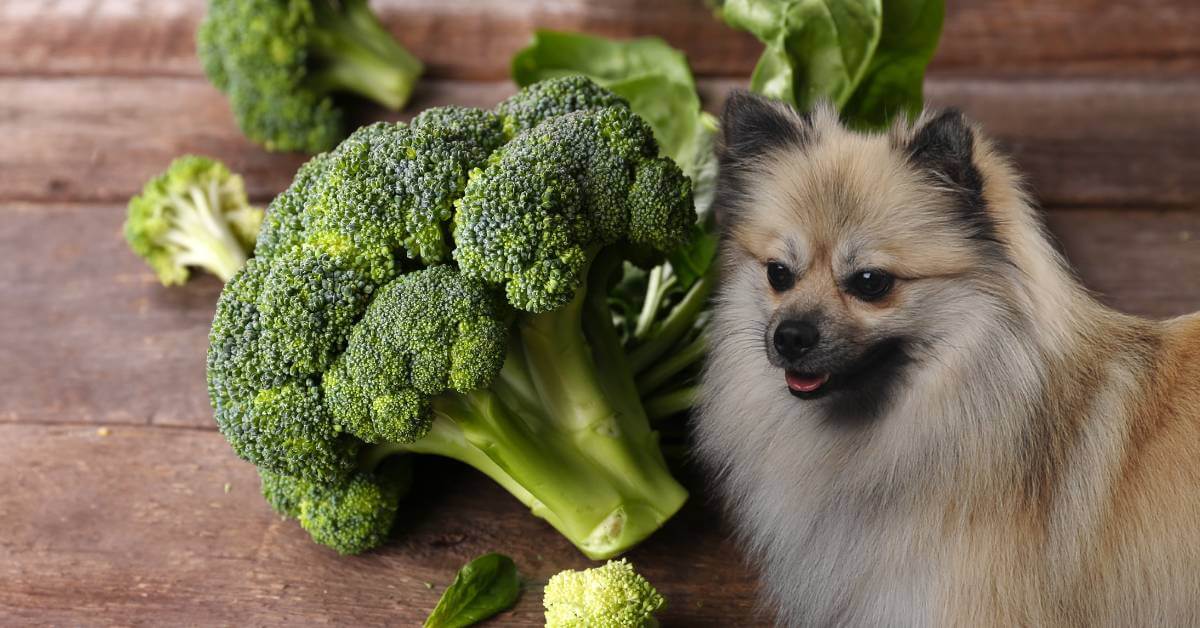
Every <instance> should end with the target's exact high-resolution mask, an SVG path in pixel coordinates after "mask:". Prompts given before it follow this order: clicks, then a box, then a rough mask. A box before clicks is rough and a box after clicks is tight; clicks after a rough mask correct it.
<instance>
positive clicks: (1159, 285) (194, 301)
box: [0, 205, 1200, 460]
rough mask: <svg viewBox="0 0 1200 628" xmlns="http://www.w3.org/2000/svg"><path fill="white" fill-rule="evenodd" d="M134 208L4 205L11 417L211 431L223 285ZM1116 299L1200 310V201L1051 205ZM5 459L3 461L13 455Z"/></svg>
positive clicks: (1086, 264) (1065, 233)
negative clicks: (212, 342) (212, 336)
mask: <svg viewBox="0 0 1200 628" xmlns="http://www.w3.org/2000/svg"><path fill="white" fill-rule="evenodd" d="M123 220H124V208H123V207H121V206H116V205H108V206H90V205H68V206H53V207H43V206H31V205H10V206H0V423H5V422H9V423H59V422H72V423H82V422H94V423H97V424H109V425H125V424H133V425H144V424H154V425H169V426H170V425H173V426H193V427H200V428H208V429H211V428H212V426H213V423H212V415H211V410H210V408H209V404H208V397H207V393H206V391H205V387H204V354H205V351H206V347H207V344H208V339H207V336H208V328H209V323H210V321H211V319H212V309H213V304H214V303H215V301H216V298H217V294H218V293H219V291H220V284H219V282H218V281H217V280H216V279H214V278H212V277H207V276H202V277H199V278H198V279H197V280H195V281H193V282H191V283H189V284H187V285H185V286H182V287H178V288H164V287H162V286H161V285H159V284H158V283H157V281H156V279H155V278H154V276H153V275H152V274H151V273H150V271H149V269H147V268H146V267H145V266H144V265H143V264H142V263H141V260H139V259H138V258H136V257H134V255H133V254H132V253H130V252H129V250H128V249H127V248H126V246H125V243H124V241H123V239H122V238H121V233H120V229H121V223H122V221H123ZM1049 221H1050V226H1051V229H1052V230H1053V232H1054V233H1055V234H1056V235H1057V236H1058V237H1059V238H1060V239H1061V240H1062V241H1063V244H1064V248H1065V250H1066V252H1067V255H1068V256H1069V257H1070V259H1071V260H1072V261H1073V262H1074V263H1075V264H1076V265H1077V267H1078V268H1079V271H1080V274H1081V276H1082V278H1083V281H1084V282H1085V284H1086V285H1088V286H1089V287H1091V288H1092V289H1093V290H1095V291H1096V292H1097V293H1098V294H1099V295H1100V296H1101V298H1102V300H1103V301H1105V302H1106V303H1109V304H1111V305H1113V306H1114V307H1116V308H1118V309H1121V310H1124V311H1127V312H1132V313H1136V314H1143V315H1148V316H1154V317H1166V316H1173V315H1177V314H1183V313H1187V312H1191V311H1195V310H1200V283H1197V282H1195V281H1191V280H1190V279H1189V278H1192V277H1197V276H1200V211H1182V210H1181V211H1150V210H1104V209H1086V210H1084V209H1079V210H1062V211H1056V212H1050V214H1049ZM2 459H3V458H0V460H2Z"/></svg>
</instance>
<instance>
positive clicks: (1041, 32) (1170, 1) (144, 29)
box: [0, 0, 1200, 79]
mask: <svg viewBox="0 0 1200 628" xmlns="http://www.w3.org/2000/svg"><path fill="white" fill-rule="evenodd" d="M205 4H206V3H205V2H204V0H178V1H176V2H137V3H133V2H128V1H126V0H7V1H6V2H5V3H2V4H0V74H10V75H11V74H26V73H37V74H42V75H64V74H66V75H79V74H117V75H191V76H196V75H199V73H200V67H199V64H198V63H197V62H196V60H195V53H194V40H193V34H194V32H195V28H196V24H198V23H199V20H200V18H201V16H202V15H203V13H204V7H205ZM373 4H374V6H375V7H376V8H377V10H378V12H379V13H380V15H381V16H382V18H383V20H384V21H385V22H386V23H387V24H389V26H390V28H391V30H392V31H393V32H394V33H395V35H396V37H397V38H398V39H399V40H400V41H401V42H403V43H404V44H405V45H406V46H408V47H409V48H410V49H411V50H412V51H413V52H414V53H415V54H416V55H417V56H418V57H420V58H421V59H423V60H424V61H425V62H426V64H427V65H428V66H429V74H430V76H434V77H443V78H447V77H449V78H470V79H500V78H506V77H507V76H508V61H509V59H510V58H511V56H512V54H513V53H514V52H515V51H516V50H518V49H520V48H521V47H522V46H524V45H525V43H526V42H527V41H528V40H529V36H530V34H531V33H532V32H533V30H534V29H535V28H538V27H542V28H557V29H567V30H582V31H586V32H591V33H596V34H600V35H606V36H614V37H627V36H643V35H657V36H660V37H663V38H665V39H666V40H667V41H669V42H670V43H671V44H673V45H675V46H677V47H679V48H681V49H683V50H684V51H685V52H686V53H687V54H688V56H689V58H690V60H691V62H692V64H693V66H694V67H695V69H696V71H697V73H698V74H702V75H709V76H745V75H748V74H749V72H750V70H751V68H752V67H753V65H754V62H755V60H756V59H757V57H758V55H759V52H760V50H761V47H760V45H759V44H758V42H756V41H755V40H754V39H753V38H752V37H750V36H749V35H747V34H745V33H740V32H736V31H733V30H731V29H729V28H728V27H726V26H724V25H723V24H721V23H720V22H718V21H717V20H716V19H714V18H713V17H712V15H711V14H710V12H709V10H708V9H707V7H706V5H705V4H704V3H703V2H702V1H701V0H655V2H641V1H640V0H611V1H609V2H595V1H594V0H555V1H554V2H550V1H548V0H508V1H506V2H497V1H488V0H375V2H374V3H373ZM947 5H948V7H947V18H946V27H945V35H944V37H943V40H942V45H941V48H940V49H939V51H938V54H937V56H936V58H935V60H934V64H933V71H934V72H935V73H936V72H950V73H956V74H966V75H979V74H987V75H996V74H1009V75H1030V74H1056V75H1080V74H1090V75H1111V74H1114V73H1120V74H1124V75H1127V76H1143V75H1145V74H1148V73H1149V74H1157V75H1163V74H1172V75H1181V76H1182V75H1188V74H1193V75H1194V74H1195V72H1196V71H1197V69H1200V40H1198V39H1197V37H1196V36H1195V35H1196V33H1197V32H1200V5H1197V3H1195V2H1193V1H1192V0H1145V1H1143V2H1139V3H1137V4H1136V5H1130V4H1124V3H1114V2H1106V1H1104V0H1045V1H1043V2H1035V3H1031V2H1026V1H1024V0H954V1H952V2H947Z"/></svg>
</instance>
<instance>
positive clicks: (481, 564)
mask: <svg viewBox="0 0 1200 628" xmlns="http://www.w3.org/2000/svg"><path fill="white" fill-rule="evenodd" d="M520 593H521V579H520V576H518V575H517V566H516V565H515V564H514V563H513V561H512V559H511V558H509V557H507V556H505V555H503V554H484V555H483V556H480V557H479V558H476V559H475V560H473V561H471V562H469V563H467V564H466V566H464V567H463V568H462V569H460V570H459V572H458V575H456V576H454V582H451V583H450V586H449V587H446V591H445V592H444V593H442V599H441V600H439V601H438V605H437V608H434V609H433V613H431V614H430V615H429V619H426V620H425V628H464V627H465V626H471V625H474V624H477V623H479V622H481V621H483V620H485V619H487V618H488V617H491V616H492V615H495V614H496V613H499V612H500V611H503V610H505V609H507V608H509V607H511V606H512V605H513V604H514V603H515V602H516V601H517V596H518V595H519V594H520Z"/></svg>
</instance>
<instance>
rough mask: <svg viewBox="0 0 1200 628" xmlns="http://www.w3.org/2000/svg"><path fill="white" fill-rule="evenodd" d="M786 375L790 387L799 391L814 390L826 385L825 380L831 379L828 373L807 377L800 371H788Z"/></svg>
mask: <svg viewBox="0 0 1200 628" xmlns="http://www.w3.org/2000/svg"><path fill="white" fill-rule="evenodd" d="M786 377H787V385H788V388H791V389H792V390H795V391H797V392H812V391H814V390H816V389H818V388H820V387H821V386H824V385H825V382H827V381H829V374H828V373H826V374H825V375H815V376H810V377H805V376H803V375H801V374H799V373H796V372H793V371H788V372H787V373H786Z"/></svg>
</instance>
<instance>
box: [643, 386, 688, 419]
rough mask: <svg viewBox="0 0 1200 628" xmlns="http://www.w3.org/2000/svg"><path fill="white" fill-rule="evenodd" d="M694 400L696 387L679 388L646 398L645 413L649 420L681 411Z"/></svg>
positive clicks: (662, 417) (663, 417)
mask: <svg viewBox="0 0 1200 628" xmlns="http://www.w3.org/2000/svg"><path fill="white" fill-rule="evenodd" d="M695 402H696V387H695V386H689V387H687V388H680V389H678V390H673V391H671V392H668V393H664V394H662V395H659V396H657V397H652V398H650V399H647V400H646V415H647V416H649V417H650V420H651V421H658V420H660V419H665V418H667V417H669V416H671V415H672V414H677V413H679V412H683V411H684V410H687V409H689V408H691V407H692V405H693V404H695Z"/></svg>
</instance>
